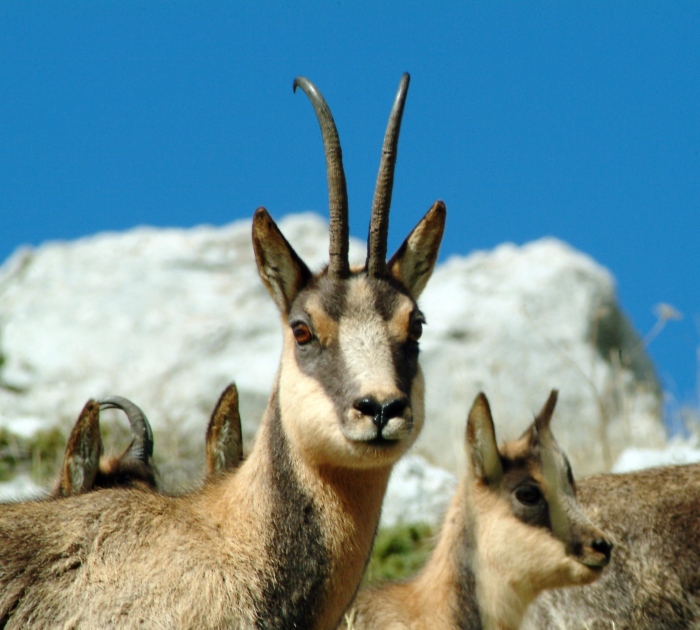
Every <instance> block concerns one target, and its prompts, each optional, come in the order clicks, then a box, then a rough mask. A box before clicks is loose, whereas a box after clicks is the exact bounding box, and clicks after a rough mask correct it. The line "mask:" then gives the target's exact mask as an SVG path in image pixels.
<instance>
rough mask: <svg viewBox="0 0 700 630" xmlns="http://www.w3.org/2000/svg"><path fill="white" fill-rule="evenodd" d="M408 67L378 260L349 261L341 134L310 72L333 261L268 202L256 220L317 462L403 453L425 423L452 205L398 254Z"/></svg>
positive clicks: (355, 461) (377, 199)
mask: <svg viewBox="0 0 700 630" xmlns="http://www.w3.org/2000/svg"><path fill="white" fill-rule="evenodd" d="M408 81H409V77H408V74H404V75H403V77H402V79H401V83H400V85H399V89H398V93H397V95H396V99H395V102H394V106H393V109H392V112H391V116H390V119H389V124H388V127H387V131H386V135H385V139H384V147H383V150H382V160H381V164H380V169H379V175H378V178H377V186H376V190H375V195H374V202H373V207H372V218H371V223H370V229H369V238H368V253H367V261H366V263H365V265H364V267H362V268H359V269H351V268H350V265H349V262H348V245H349V244H348V199H347V190H346V186H345V175H344V172H343V165H342V157H341V150H340V142H339V139H338V133H337V131H336V127H335V123H334V121H333V117H332V116H331V113H330V110H329V108H328V105H327V104H326V102H325V100H324V99H323V97H322V96H321V94H320V92H319V91H318V90H317V89H316V87H315V86H314V85H313V84H312V83H311V82H310V81H309V80H308V79H305V78H303V77H298V78H297V79H295V80H294V88H295V89H296V88H297V87H300V88H301V89H302V90H303V91H304V92H305V93H306V95H307V96H308V98H309V99H310V101H311V103H312V105H313V107H314V109H315V111H316V116H317V118H318V121H319V124H320V127H321V134H322V137H323V143H324V147H325V153H326V166H327V175H328V186H329V199H330V262H329V264H328V266H327V267H326V268H325V269H324V270H322V271H321V272H320V273H317V274H313V273H312V272H311V271H310V270H309V268H308V267H307V266H306V264H305V263H304V262H303V261H302V260H301V258H300V257H299V256H298V255H297V253H296V252H295V251H294V249H293V248H292V246H291V245H290V244H289V243H288V242H287V240H286V239H285V238H284V236H283V235H282V233H281V232H280V231H279V229H278V227H277V225H276V224H275V223H274V221H273V220H272V219H271V217H270V215H269V214H268V213H267V211H266V210H265V209H264V208H259V209H258V210H257V211H256V213H255V217H254V219H253V247H254V250H255V258H256V261H257V264H258V271H259V273H260V276H261V278H262V280H263V282H264V283H265V286H266V287H267V289H268V291H269V292H270V295H271V296H272V298H273V299H274V301H275V303H276V304H277V307H278V308H279V311H280V313H281V316H282V321H283V325H284V350H283V358H282V362H281V367H280V372H279V381H278V384H279V386H278V399H277V404H278V405H279V410H280V414H281V418H282V425H283V427H284V430H285V432H286V433H287V434H288V435H290V436H293V438H294V440H293V441H294V443H295V444H296V445H298V446H299V447H300V448H301V450H302V451H303V452H304V453H305V456H306V458H307V459H308V460H309V461H313V462H315V463H316V464H319V465H323V464H334V465H341V466H344V467H360V468H362V467H375V466H386V465H389V464H391V463H393V462H394V461H395V460H396V459H397V458H398V457H399V456H400V455H401V454H402V453H403V452H404V451H405V450H406V449H407V448H408V447H409V446H410V445H411V444H412V443H413V441H414V440H415V438H416V437H417V435H418V433H419V431H420V429H421V427H422V424H423V379H422V374H421V371H420V367H419V365H418V339H419V338H420V336H421V332H422V326H423V324H424V323H425V319H424V317H423V314H422V313H421V311H420V310H419V308H418V306H417V304H416V299H417V298H418V296H419V295H420V293H421V291H422V290H423V288H424V287H425V284H426V282H427V281H428V278H429V277H430V275H431V273H432V270H433V267H434V265H435V261H436V259H437V254H438V249H439V246H440V241H441V239H442V233H443V230H444V223H445V206H444V204H443V203H442V202H440V201H438V202H436V203H435V204H434V205H433V207H432V208H431V209H430V210H429V211H428V212H427V214H426V215H425V216H424V217H423V219H422V220H421V221H420V222H419V223H418V225H417V226H416V227H415V228H414V229H413V231H412V232H411V233H410V234H409V236H408V238H407V239H406V240H405V241H404V243H403V244H402V245H401V247H400V248H399V250H398V251H397V253H396V254H395V255H394V256H393V257H392V258H391V259H390V260H389V261H388V262H387V261H386V249H387V243H386V240H387V231H388V216H389V205H390V202H391V189H392V182H393V173H394V165H395V162H396V148H397V143H398V134H399V128H400V125H401V117H402V114H403V106H404V102H405V98H406V92H407V90H408Z"/></svg>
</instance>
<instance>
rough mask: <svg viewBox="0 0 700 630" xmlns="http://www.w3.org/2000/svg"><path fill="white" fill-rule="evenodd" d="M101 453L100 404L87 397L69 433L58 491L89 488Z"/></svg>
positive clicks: (69, 492)
mask: <svg viewBox="0 0 700 630" xmlns="http://www.w3.org/2000/svg"><path fill="white" fill-rule="evenodd" d="M100 455H102V436H101V435H100V405H99V403H97V402H95V401H94V400H88V401H87V403H86V404H85V407H83V410H82V411H81V412H80V416H79V417H78V420H77V422H76V423H75V426H74V427H73V430H72V431H71V434H70V436H69V437H68V445H67V446H66V454H65V457H64V458H63V468H62V469H61V480H60V483H59V492H60V494H61V495H62V496H66V497H67V496H71V495H73V494H82V493H83V492H89V491H90V490H92V487H93V485H94V483H95V475H97V470H98V467H99V463H100Z"/></svg>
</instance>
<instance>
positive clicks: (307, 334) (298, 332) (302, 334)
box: [292, 322, 314, 346]
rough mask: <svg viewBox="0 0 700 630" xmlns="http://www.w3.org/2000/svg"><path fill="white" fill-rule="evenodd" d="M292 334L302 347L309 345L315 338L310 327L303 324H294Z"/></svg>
mask: <svg viewBox="0 0 700 630" xmlns="http://www.w3.org/2000/svg"><path fill="white" fill-rule="evenodd" d="M292 334H293V335H294V339H296V342H297V343H298V344H299V345H300V346H303V345H305V344H307V343H309V341H311V340H312V339H313V338H314V336H313V335H312V334H311V330H309V327H308V326H307V325H306V324H304V323H302V322H297V323H296V324H292Z"/></svg>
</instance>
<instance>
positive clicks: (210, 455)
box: [206, 383, 243, 477]
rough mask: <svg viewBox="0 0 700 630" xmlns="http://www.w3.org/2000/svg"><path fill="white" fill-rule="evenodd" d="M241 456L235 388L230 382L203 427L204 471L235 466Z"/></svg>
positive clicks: (212, 472) (212, 474)
mask: <svg viewBox="0 0 700 630" xmlns="http://www.w3.org/2000/svg"><path fill="white" fill-rule="evenodd" d="M242 459H243V432H242V430H241V415H240V412H239V410H238V389H237V388H236V384H235V383H231V384H230V385H229V386H228V387H227V388H226V389H225V390H224V391H223V393H222V394H221V396H220V397H219V401H218V402H217V403H216V407H214V411H213V412H212V414H211V419H210V420H209V426H208V427H207V438H206V460H207V475H208V476H209V477H215V476H216V475H219V474H222V473H225V472H227V471H229V470H235V469H236V468H238V466H239V465H240V463H241V460H242Z"/></svg>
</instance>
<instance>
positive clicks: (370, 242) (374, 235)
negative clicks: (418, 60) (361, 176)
mask: <svg viewBox="0 0 700 630" xmlns="http://www.w3.org/2000/svg"><path fill="white" fill-rule="evenodd" d="M410 80H411V77H410V75H409V74H408V72H404V74H403V76H402V77H401V82H400V83H399V89H398V91H397V92H396V98H395V99H394V106H393V107H392V109H391V115H390V116H389V124H388V125H387V127H386V133H385V134H384V145H383V146H382V160H381V162H380V163H379V174H378V175H377V185H376V186H375V188H374V200H373V201H372V218H371V220H370V224H369V236H368V237H367V263H366V267H367V273H368V275H370V276H375V277H376V276H382V275H384V274H385V273H386V248H387V235H388V232H389V207H390V206H391V190H392V188H393V185H394V167H395V166H396V148H397V146H398V143H399V132H400V131H401V118H402V116H403V108H404V103H405V102H406V93H407V92H408V83H409V81H410Z"/></svg>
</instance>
